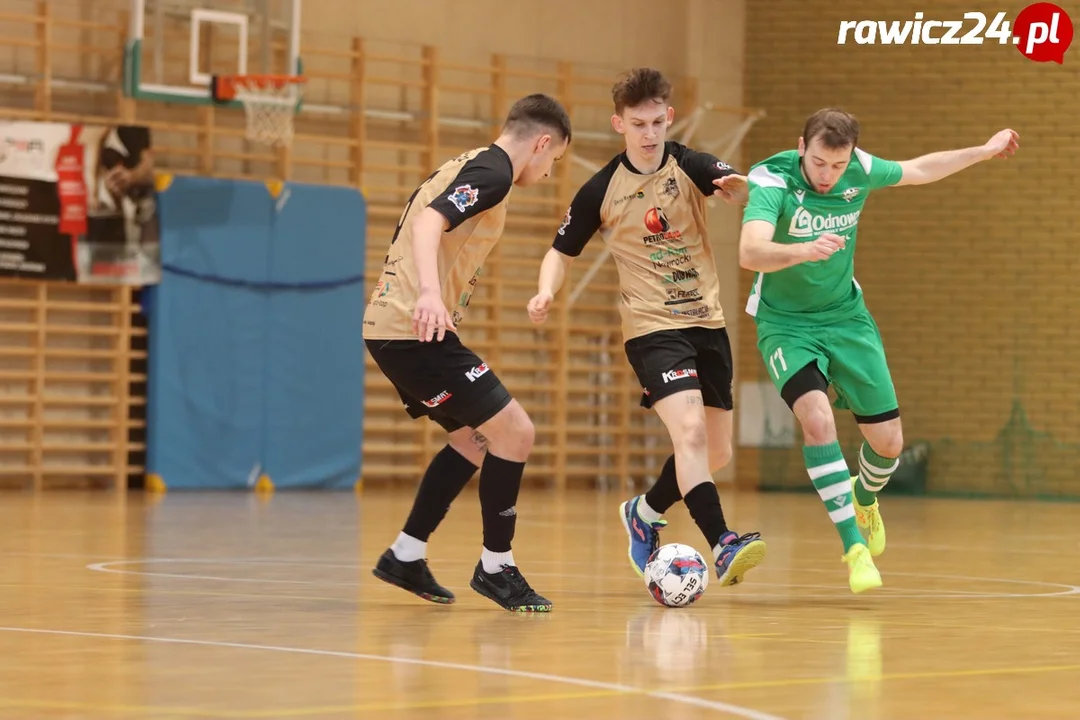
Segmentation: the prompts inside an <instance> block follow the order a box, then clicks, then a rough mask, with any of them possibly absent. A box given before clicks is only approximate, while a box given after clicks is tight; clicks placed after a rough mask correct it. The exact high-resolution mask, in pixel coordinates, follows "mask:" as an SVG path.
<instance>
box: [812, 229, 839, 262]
mask: <svg viewBox="0 0 1080 720" xmlns="http://www.w3.org/2000/svg"><path fill="white" fill-rule="evenodd" d="M845 245H847V238H846V237H844V236H843V235H837V234H835V233H825V234H824V235H821V236H819V237H818V239H817V240H815V241H814V242H810V243H806V244H805V245H804V247H805V248H806V253H807V255H808V257H807V261H808V262H814V261H816V260H828V259H829V258H831V257H832V256H833V255H835V254H836V253H838V252H840V251H841V250H843V249H844V246H845Z"/></svg>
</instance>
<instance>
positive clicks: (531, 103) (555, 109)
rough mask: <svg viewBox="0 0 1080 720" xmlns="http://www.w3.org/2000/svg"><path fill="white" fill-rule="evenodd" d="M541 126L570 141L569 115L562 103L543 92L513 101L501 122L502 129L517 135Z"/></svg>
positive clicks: (536, 129)
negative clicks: (503, 121) (503, 120)
mask: <svg viewBox="0 0 1080 720" xmlns="http://www.w3.org/2000/svg"><path fill="white" fill-rule="evenodd" d="M541 127H543V128H547V129H549V130H554V131H555V132H557V133H558V134H559V135H560V136H561V137H562V138H563V139H564V140H566V141H567V142H570V115H569V114H567V112H566V108H564V107H563V106H562V103H560V102H559V101H558V100H556V99H555V98H553V97H551V96H550V95H544V94H543V93H534V94H532V95H526V96H525V97H523V98H521V99H520V100H518V101H517V102H516V103H514V104H513V106H511V108H510V112H509V113H507V115H506V122H505V123H504V124H503V129H504V130H507V131H509V132H512V133H514V134H515V135H517V136H519V137H520V136H521V135H524V134H526V133H529V132H536V131H538V130H539V129H540V128H541Z"/></svg>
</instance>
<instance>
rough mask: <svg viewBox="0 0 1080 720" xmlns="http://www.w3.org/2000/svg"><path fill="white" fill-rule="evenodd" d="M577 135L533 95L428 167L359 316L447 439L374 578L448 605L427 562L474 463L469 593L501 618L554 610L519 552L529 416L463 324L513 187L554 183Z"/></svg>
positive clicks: (405, 391)
mask: <svg viewBox="0 0 1080 720" xmlns="http://www.w3.org/2000/svg"><path fill="white" fill-rule="evenodd" d="M570 135H571V130H570V118H569V116H568V115H567V113H566V110H565V109H564V108H563V107H562V105H561V104H559V102H558V101H556V100H555V99H553V98H551V97H548V96H546V95H530V96H528V97H525V98H522V99H521V100H518V101H517V102H516V103H515V104H514V105H513V107H511V108H510V112H509V113H508V115H507V117H506V121H505V124H504V126H503V130H502V133H501V134H500V136H499V137H498V138H497V139H496V140H495V141H494V142H493V143H492V144H491V145H489V146H487V147H482V148H477V149H474V150H469V151H468V152H465V153H463V154H461V155H459V156H458V157H456V158H454V159H453V160H450V161H448V162H446V163H444V164H443V165H442V166H441V167H440V168H439V169H438V170H436V171H435V172H434V173H432V175H431V176H430V177H428V179H427V180H425V181H424V182H423V183H422V184H421V185H420V186H419V187H418V188H417V189H416V191H415V192H414V193H413V195H412V197H411V198H409V201H408V203H406V205H405V210H404V212H403V213H402V215H401V219H400V220H399V221H398V227H397V231H396V232H395V233H394V237H393V239H392V240H391V241H390V249H389V251H388V252H387V254H386V258H385V260H384V263H383V271H382V275H381V276H380V277H379V282H378V284H377V285H376V286H375V290H374V292H373V293H372V294H371V299H370V301H369V303H368V307H367V311H366V312H365V314H364V340H365V344H366V345H367V348H368V351H369V352H370V353H371V356H372V358H374V360H375V362H376V363H377V364H378V366H379V369H380V370H382V372H383V374H385V375H386V377H387V378H388V379H389V380H390V382H391V383H393V385H394V387H395V388H396V390H397V392H398V394H399V395H400V396H401V399H402V401H403V402H404V403H405V409H406V411H407V412H408V413H409V415H410V416H412V417H414V418H419V417H424V416H427V417H428V418H430V419H431V420H433V421H435V422H437V423H438V424H439V425H441V426H442V427H443V429H445V430H446V431H447V433H449V441H448V443H447V445H446V446H445V447H444V448H442V450H440V451H439V452H438V453H437V454H436V455H435V457H434V458H433V459H432V461H431V464H430V465H428V468H427V471H426V472H425V473H424V476H423V478H422V479H421V481H420V486H419V488H418V490H417V494H416V499H415V501H414V503H413V507H412V511H411V512H410V513H409V517H408V519H407V520H406V521H405V525H404V527H403V529H402V531H401V533H400V534H399V535H398V537H397V539H396V540H395V541H394V543H393V545H392V546H391V547H390V548H389V549H387V550H386V552H384V553H383V555H382V557H380V558H379V561H378V563H377V564H376V566H375V568H374V570H373V572H374V574H375V576H376V577H378V578H380V579H382V580H385V581H386V582H388V583H391V584H393V585H396V586H398V587H401V588H403V589H405V590H408V591H409V592H412V593H415V594H416V595H418V596H420V597H422V598H425V599H427V600H431V601H433V602H440V603H450V602H453V601H454V595H453V593H451V592H450V591H449V590H447V589H446V588H444V587H442V586H441V585H439V584H438V583H437V582H436V581H435V578H434V576H433V575H432V573H431V570H430V569H429V568H428V564H427V560H426V551H427V540H428V538H429V537H430V536H431V534H432V533H433V532H434V531H435V529H436V527H438V525H439V523H440V522H441V521H442V519H443V518H444V517H445V516H446V512H447V510H448V509H449V506H450V504H451V503H452V502H453V500H454V498H456V497H457V495H458V494H459V493H460V492H461V490H462V489H463V488H464V487H465V485H466V484H467V483H468V482H469V479H470V478H471V477H472V475H473V473H475V472H476V469H477V468H478V467H479V468H480V488H479V490H480V510H481V515H482V517H483V532H484V543H483V548H482V552H481V556H480V561H479V562H478V563H477V565H476V569H475V571H474V572H473V576H472V580H471V582H470V586H471V587H472V588H473V589H474V590H475V591H476V592H478V593H480V594H481V595H483V596H485V597H487V598H489V599H491V600H492V601H494V602H495V603H497V604H499V605H500V606H502V607H503V608H506V609H507V610H512V611H523V612H530V611H533V612H544V611H548V610H550V609H551V602H550V601H548V600H547V599H545V598H543V597H541V596H540V595H539V594H537V593H536V592H535V591H534V590H533V589H532V588H531V587H530V586H529V583H528V582H526V581H525V578H524V577H523V576H522V575H521V573H520V571H519V570H518V569H517V566H516V564H515V562H514V555H513V552H512V551H511V541H512V540H513V537H514V530H515V525H516V521H517V511H516V508H515V505H516V502H517V497H518V491H519V490H520V488H521V478H522V474H523V472H524V469H525V463H526V460H527V459H528V457H529V453H530V451H531V449H532V444H533V437H534V434H535V431H534V428H533V424H532V421H531V420H530V419H529V416H528V415H527V414H526V412H525V410H524V409H522V407H521V405H520V404H519V403H518V402H517V401H516V400H514V399H513V398H512V397H511V396H510V393H509V391H508V390H507V389H506V388H505V387H504V386H503V384H502V382H500V380H499V378H498V377H497V376H496V375H495V372H494V371H493V370H492V369H491V368H489V367H488V365H487V364H486V363H485V362H484V361H483V360H482V359H480V358H479V357H478V356H477V355H476V354H475V353H473V352H472V351H471V350H469V349H468V348H467V347H465V346H464V345H463V344H462V343H461V340H460V339H458V336H457V333H456V330H457V324H458V323H460V322H461V320H462V318H463V317H464V314H465V310H466V308H467V307H468V305H469V299H470V298H471V296H472V292H473V288H474V286H475V285H476V283H477V280H478V279H479V276H480V271H481V268H482V267H483V264H484V260H485V259H486V258H487V256H488V253H490V252H491V249H492V247H494V245H495V243H496V242H498V240H499V238H500V236H501V235H502V231H503V225H504V223H505V220H506V208H507V201H508V200H509V196H510V190H511V188H512V186H514V185H518V186H528V185H533V184H535V183H537V182H540V181H541V180H543V179H544V178H546V177H548V176H549V175H550V174H551V169H552V165H553V164H554V163H555V161H557V160H558V159H560V158H561V157H562V155H563V153H565V152H566V148H567V146H568V145H569V143H570ZM450 308H452V309H453V310H451V309H450Z"/></svg>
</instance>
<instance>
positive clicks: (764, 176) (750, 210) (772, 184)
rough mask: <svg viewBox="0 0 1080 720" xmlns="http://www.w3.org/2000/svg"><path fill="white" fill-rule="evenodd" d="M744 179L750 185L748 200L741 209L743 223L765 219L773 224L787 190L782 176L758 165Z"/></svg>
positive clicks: (781, 208) (778, 214) (777, 217)
mask: <svg viewBox="0 0 1080 720" xmlns="http://www.w3.org/2000/svg"><path fill="white" fill-rule="evenodd" d="M746 179H747V182H748V183H749V185H750V200H749V202H748V203H747V204H746V208H745V209H744V210H743V223H744V224H745V223H747V222H750V221H751V220H765V221H767V222H771V223H772V224H773V225H775V224H776V223H777V221H778V220H779V219H780V212H781V211H782V210H783V208H784V198H785V197H786V196H787V192H788V188H787V181H786V180H785V179H784V176H783V175H780V174H778V173H776V172H773V171H772V170H770V169H769V168H768V167H766V166H764V165H759V166H758V167H756V168H754V169H753V170H751V171H750V174H749V175H748V176H747V178H746Z"/></svg>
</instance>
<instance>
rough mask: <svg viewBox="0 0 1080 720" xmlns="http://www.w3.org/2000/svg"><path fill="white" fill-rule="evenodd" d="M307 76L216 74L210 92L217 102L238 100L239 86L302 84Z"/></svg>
mask: <svg viewBox="0 0 1080 720" xmlns="http://www.w3.org/2000/svg"><path fill="white" fill-rule="evenodd" d="M305 82H307V78H305V77H304V76H302V75H214V76H212V78H211V80H210V92H211V95H212V97H213V99H214V101H215V102H230V101H232V100H236V95H237V88H238V86H240V85H242V84H244V85H247V84H254V85H257V86H258V87H261V88H265V87H276V88H280V87H283V86H285V85H302V84H304V83H305Z"/></svg>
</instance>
